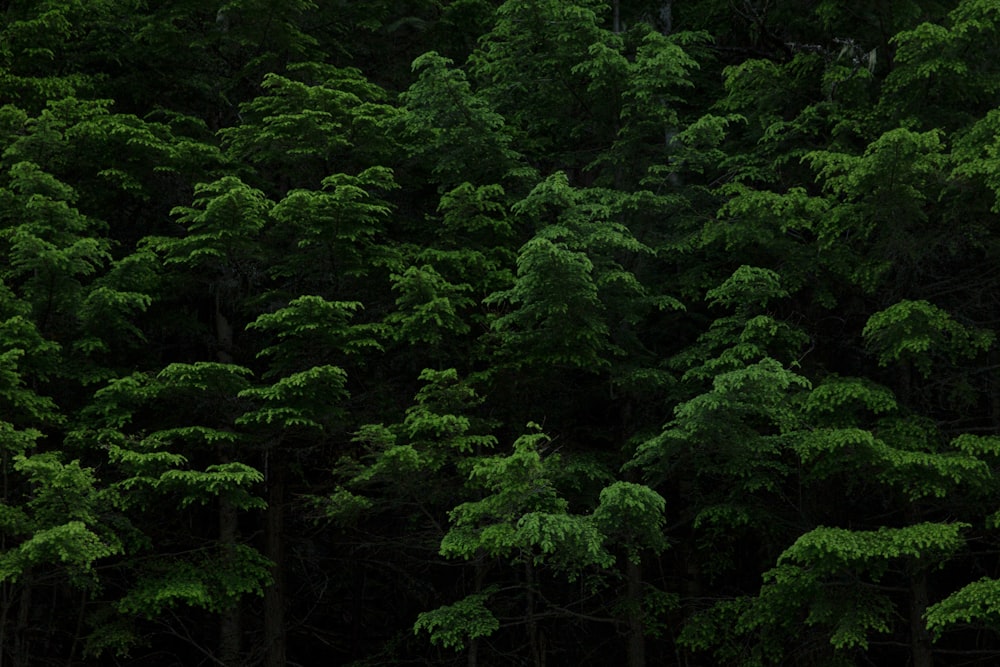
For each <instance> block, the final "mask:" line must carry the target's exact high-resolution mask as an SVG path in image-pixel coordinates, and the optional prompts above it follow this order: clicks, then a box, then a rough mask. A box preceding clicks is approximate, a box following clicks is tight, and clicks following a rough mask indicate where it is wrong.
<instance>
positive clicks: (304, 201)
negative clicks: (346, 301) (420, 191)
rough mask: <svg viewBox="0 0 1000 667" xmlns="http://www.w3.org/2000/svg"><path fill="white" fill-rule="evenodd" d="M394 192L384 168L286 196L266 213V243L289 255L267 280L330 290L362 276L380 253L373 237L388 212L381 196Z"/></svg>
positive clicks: (338, 177) (278, 262) (276, 264)
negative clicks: (269, 222) (269, 225)
mask: <svg viewBox="0 0 1000 667" xmlns="http://www.w3.org/2000/svg"><path fill="white" fill-rule="evenodd" d="M396 187H397V185H396V183H395V182H394V181H393V177H392V172H391V171H390V170H389V169H387V168H385V167H370V168H367V169H365V170H364V171H362V172H361V173H359V174H358V175H357V176H353V175H350V174H344V173H335V174H333V175H331V176H327V177H325V178H324V179H323V180H322V189H321V190H292V191H291V192H289V193H288V194H287V195H286V196H285V197H284V198H283V199H282V200H281V201H279V202H278V203H277V204H276V205H275V207H274V209H273V210H272V211H271V215H272V216H273V218H274V220H275V221H276V222H277V223H278V226H277V227H276V228H274V229H273V230H271V234H272V238H273V239H274V240H276V241H277V242H278V243H279V244H280V245H279V247H287V248H288V253H289V254H288V255H286V256H285V257H284V258H279V259H277V260H276V261H275V262H274V264H273V266H272V268H271V269H270V273H271V274H272V276H274V277H275V278H279V279H284V280H286V281H290V282H292V284H293V285H294V284H295V283H297V282H299V281H303V280H307V281H308V282H306V285H310V284H312V285H317V283H318V284H319V285H323V286H326V288H327V289H330V288H331V287H333V288H336V287H341V286H342V285H343V284H344V283H345V282H346V281H347V280H348V279H352V278H353V279H356V278H360V277H363V276H365V275H367V274H368V272H369V271H370V270H371V269H372V264H373V263H374V262H377V261H378V258H379V255H380V254H382V253H381V252H380V251H379V243H378V242H377V241H378V234H379V232H380V229H381V226H382V224H383V223H384V220H385V219H386V218H387V217H388V215H389V212H390V210H391V209H390V206H389V205H388V203H387V202H385V201H384V200H383V199H382V198H381V195H382V193H386V192H389V191H391V190H393V189H395V188H396ZM304 265H305V266H308V267H309V271H305V272H304V271H302V270H301V269H302V266H304ZM300 274H304V275H301V276H300Z"/></svg>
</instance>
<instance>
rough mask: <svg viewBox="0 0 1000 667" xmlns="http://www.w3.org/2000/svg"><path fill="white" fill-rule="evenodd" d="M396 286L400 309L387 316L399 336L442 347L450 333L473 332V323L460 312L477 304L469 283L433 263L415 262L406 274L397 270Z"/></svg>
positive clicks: (414, 341) (403, 338)
mask: <svg viewBox="0 0 1000 667" xmlns="http://www.w3.org/2000/svg"><path fill="white" fill-rule="evenodd" d="M392 279H393V286H392V287H393V290H394V291H396V292H399V296H398V297H397V298H396V306H397V307H398V310H396V311H394V312H393V313H391V314H390V316H389V317H388V318H386V324H388V325H390V326H393V325H395V331H394V336H395V337H396V338H397V340H400V341H407V342H408V343H411V344H425V345H431V346H433V347H438V346H439V345H440V344H441V343H442V341H443V340H445V337H446V336H449V337H450V336H461V335H463V334H466V333H468V332H469V329H470V327H469V325H468V324H467V323H466V322H465V321H464V320H463V318H462V317H461V316H460V314H459V313H460V312H461V311H462V310H464V309H467V308H469V307H471V306H473V305H474V304H475V301H473V300H472V299H471V298H469V297H468V296H465V294H466V293H468V292H469V291H471V289H472V288H471V287H470V286H469V285H453V284H451V283H449V282H447V281H446V280H445V279H444V277H442V276H441V274H440V273H438V272H437V271H436V270H435V269H434V267H433V266H431V265H429V264H425V265H423V266H420V267H416V266H411V267H409V268H408V269H406V271H404V272H403V273H402V274H393V276H392Z"/></svg>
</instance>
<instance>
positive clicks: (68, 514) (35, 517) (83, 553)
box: [0, 453, 123, 586]
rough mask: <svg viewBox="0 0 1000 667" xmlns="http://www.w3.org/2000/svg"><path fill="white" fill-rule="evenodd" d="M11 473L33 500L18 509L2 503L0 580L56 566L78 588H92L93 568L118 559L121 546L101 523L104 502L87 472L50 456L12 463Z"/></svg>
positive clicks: (94, 580)
mask: <svg viewBox="0 0 1000 667" xmlns="http://www.w3.org/2000/svg"><path fill="white" fill-rule="evenodd" d="M13 459H14V465H13V470H14V471H16V472H17V473H19V474H20V475H21V476H23V477H24V479H25V480H26V483H27V484H28V486H29V488H31V489H32V495H31V496H29V498H28V499H27V501H26V502H25V503H24V504H23V505H22V506H21V507H15V506H10V505H7V504H6V501H7V500H8V499H7V498H5V499H4V501H5V502H4V504H3V509H4V512H3V514H4V518H3V521H2V522H0V525H2V530H3V534H4V536H5V543H6V548H5V549H4V550H3V551H2V552H0V580H10V581H17V580H19V579H21V578H22V577H24V576H26V575H28V573H29V572H30V571H31V570H32V569H33V568H38V567H45V566H56V567H58V568H60V569H61V570H62V571H63V572H64V573H65V574H66V575H67V576H68V577H69V578H70V580H71V581H72V582H73V583H74V584H75V585H78V586H93V585H94V584H96V583H97V577H96V574H95V572H94V562H95V561H97V560H100V559H102V558H106V557H108V556H112V555H115V554H119V553H121V552H122V550H123V545H122V543H121V542H120V540H119V539H118V537H117V536H116V535H115V534H114V533H113V532H112V530H111V528H110V527H109V526H108V525H106V524H104V523H103V521H102V520H101V518H100V515H101V513H102V511H101V509H102V508H101V507H100V503H101V502H102V501H104V500H105V499H104V498H102V497H101V494H100V493H99V492H98V490H97V489H96V488H95V484H94V483H95V478H94V473H93V471H92V470H89V469H86V468H82V467H81V466H80V462H79V461H71V462H70V463H68V464H66V463H63V462H62V461H60V460H59V457H58V456H57V455H56V454H54V453H40V454H34V455H31V456H25V455H23V454H22V455H17V456H14V457H13Z"/></svg>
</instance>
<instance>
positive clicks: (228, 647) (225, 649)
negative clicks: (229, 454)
mask: <svg viewBox="0 0 1000 667" xmlns="http://www.w3.org/2000/svg"><path fill="white" fill-rule="evenodd" d="M238 530H239V518H238V515H237V513H236V507H235V506H234V505H233V503H232V502H230V500H229V498H227V497H226V496H222V497H221V498H219V542H220V543H221V544H222V549H223V551H224V554H225V558H226V560H227V561H229V563H228V564H230V565H231V564H232V560H233V559H234V558H235V556H236V542H237V536H238ZM240 611H241V609H240V603H239V601H236V602H234V603H233V605H232V606H231V607H230V608H229V609H226V610H225V611H224V612H223V613H222V617H221V618H220V619H219V661H220V662H222V664H224V665H226V667H237V666H238V665H240V664H242V661H241V654H242V643H241V635H242V630H241V624H240Z"/></svg>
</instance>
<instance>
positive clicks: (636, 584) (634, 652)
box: [625, 557, 646, 667]
mask: <svg viewBox="0 0 1000 667" xmlns="http://www.w3.org/2000/svg"><path fill="white" fill-rule="evenodd" d="M625 573H626V576H627V580H628V583H627V586H626V589H625V595H626V600H625V605H626V609H627V610H628V651H627V657H628V667H646V624H645V620H644V619H643V616H642V563H636V562H632V559H631V558H628V557H626V558H625Z"/></svg>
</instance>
